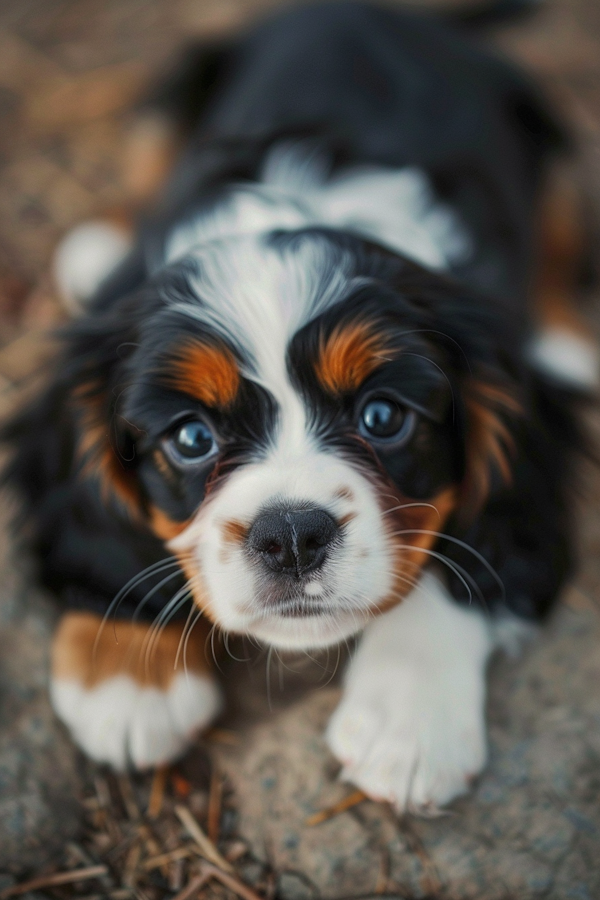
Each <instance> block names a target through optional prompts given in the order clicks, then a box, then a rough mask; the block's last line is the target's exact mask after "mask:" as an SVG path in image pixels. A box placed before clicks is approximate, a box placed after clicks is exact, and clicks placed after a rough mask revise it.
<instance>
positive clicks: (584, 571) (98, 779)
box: [0, 0, 600, 900]
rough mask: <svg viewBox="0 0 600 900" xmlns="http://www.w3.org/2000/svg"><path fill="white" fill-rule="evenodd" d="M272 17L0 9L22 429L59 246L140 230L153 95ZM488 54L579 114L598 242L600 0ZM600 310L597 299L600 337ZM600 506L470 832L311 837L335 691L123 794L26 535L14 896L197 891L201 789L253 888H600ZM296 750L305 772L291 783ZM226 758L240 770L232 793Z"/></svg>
mask: <svg viewBox="0 0 600 900" xmlns="http://www.w3.org/2000/svg"><path fill="white" fill-rule="evenodd" d="M459 2H460V0H459ZM274 5H275V2H274V0H0V414H3V413H4V412H5V411H6V410H8V409H9V408H11V407H12V406H14V404H15V402H18V398H19V396H20V390H21V387H22V385H23V383H24V382H27V380H28V376H29V375H30V373H31V372H32V371H34V370H35V369H36V366H37V365H38V361H39V359H40V352H41V347H42V346H43V338H42V335H43V333H44V330H45V329H47V328H48V327H52V326H54V325H55V324H57V323H58V322H59V321H60V319H61V316H62V315H63V313H62V312H61V309H60V306H59V304H58V303H57V300H56V298H55V295H54V291H53V286H52V278H51V273H50V262H51V256H52V251H53V248H54V247H55V245H56V243H57V241H58V240H59V239H60V237H61V236H62V235H63V234H64V233H65V232H66V231H67V230H68V229H69V228H71V227H72V226H73V225H75V224H77V223H78V222H80V221H83V220H86V219H89V218H91V217H94V218H95V217H102V216H110V217H111V218H113V219H115V218H116V219H117V220H119V221H126V220H128V219H131V218H132V217H135V214H136V212H137V211H138V210H139V208H140V206H141V205H142V199H141V195H142V193H143V186H140V184H139V180H136V178H135V173H133V175H132V171H131V168H130V167H129V166H128V154H129V152H130V148H131V141H132V134H133V131H134V127H133V126H134V122H135V115H134V112H133V111H134V108H135V104H136V101H137V100H138V98H139V97H140V96H142V95H143V94H144V91H145V90H146V89H147V88H148V86H149V85H151V84H152V83H153V81H154V80H155V79H156V78H157V76H158V75H159V74H160V73H161V72H162V71H164V70H165V68H167V67H168V66H169V64H170V63H171V62H172V61H173V60H174V59H175V58H176V57H177V53H178V51H180V49H181V48H182V47H183V46H185V45H188V44H189V43H190V42H193V41H194V40H199V39H213V38H217V37H219V36H222V35H224V34H226V33H227V32H228V31H231V30H234V29H238V28H240V27H242V26H244V24H245V23H247V22H249V21H250V20H252V19H253V18H254V17H256V16H257V15H258V14H259V13H262V12H265V11H267V10H268V9H269V8H272V7H273V6H274ZM277 5H281V4H280V3H278V4H277ZM406 5H410V6H416V7H421V8H428V9H430V8H432V7H435V6H442V5H446V6H455V5H456V3H454V2H449V3H444V2H438V3H436V2H434V0H431V2H425V0H423V2H414V0H413V2H407V3H406ZM463 5H468V0H465V3H463ZM482 40H486V41H489V42H490V43H491V44H492V45H494V46H495V47H497V48H499V49H500V50H501V51H502V52H503V53H505V54H506V55H508V56H509V57H511V58H513V59H514V60H517V61H518V62H519V63H520V64H521V65H522V66H523V67H524V68H525V69H526V70H527V71H529V72H530V73H531V74H532V75H533V76H534V78H535V79H536V80H537V81H538V82H539V83H540V84H541V86H542V88H543V89H544V91H545V93H546V94H547V95H548V97H549V99H550V101H551V104H553V106H554V108H555V109H556V111H557V113H558V115H559V116H560V117H562V119H563V121H564V122H565V123H566V125H567V128H568V129H569V130H570V132H571V134H572V135H573V137H574V139H575V145H576V155H577V178H578V180H579V182H580V184H581V185H582V188H583V191H584V194H585V197H586V200H587V203H588V207H589V214H590V223H591V230H592V234H594V235H597V234H600V229H599V228H598V224H597V223H598V222H600V2H599V0H546V2H541V3H540V4H539V8H538V9H537V10H536V11H535V12H534V13H533V14H532V15H530V16H527V17H522V18H517V19H516V20H515V21H514V22H512V23H510V24H504V25H502V26H496V27H495V28H493V29H492V28H490V29H487V30H486V32H485V34H484V35H483V36H482ZM593 250H595V248H593ZM595 255H596V257H597V256H598V254H597V253H595ZM599 308H600V307H599V305H598V303H597V297H596V296H595V294H594V293H593V292H590V293H589V296H588V297H587V306H586V310H587V316H588V321H589V323H590V328H594V327H595V324H594V323H595V322H596V321H597V320H598V318H599V312H598V310H599ZM599 501H600V477H599V476H597V475H595V476H594V477H592V478H590V479H589V482H588V485H587V488H586V497H585V502H584V504H583V509H582V512H581V521H582V524H583V527H582V529H581V531H582V534H581V541H580V544H581V557H582V566H581V570H580V574H579V576H578V579H577V582H576V584H575V586H574V587H573V588H572V589H571V590H570V591H568V592H567V595H566V596H565V600H564V603H563V605H562V608H561V610H560V611H559V614H558V616H557V617H556V620H555V622H554V624H553V625H552V626H551V628H550V629H549V630H548V632H547V633H546V634H545V636H544V638H543V639H542V640H541V641H540V642H539V643H538V645H536V649H535V650H534V651H533V652H532V654H531V655H530V656H529V657H527V659H526V660H525V661H524V662H522V663H519V664H518V665H515V664H510V663H506V662H500V663H498V664H497V666H496V671H495V673H494V680H493V684H492V699H491V703H490V719H491V735H492V766H491V769H490V771H489V772H488V774H487V775H486V776H485V778H484V780H483V782H482V785H481V786H480V788H479V789H478V791H477V794H476V795H474V796H473V797H470V798H468V799H467V800H465V801H464V803H462V802H461V803H459V804H458V815H457V816H456V817H454V818H445V819H440V820H435V821H431V822H424V821H422V820H421V821H413V822H400V823H399V822H396V821H394V822H391V821H390V819H389V817H387V818H386V814H385V813H384V812H383V811H382V809H381V807H379V808H378V805H377V804H362V805H360V806H359V807H358V808H357V809H355V810H354V811H353V812H352V814H346V815H344V816H336V817H332V820H331V822H330V823H329V824H328V825H327V826H323V828H324V830H323V831H320V832H319V831H317V830H315V831H311V832H310V833H309V832H307V831H306V830H303V828H304V825H303V823H305V819H306V815H307V810H311V809H312V810H313V811H314V810H315V809H319V808H320V807H327V806H328V805H329V804H331V803H333V804H335V802H337V801H338V800H339V799H340V798H341V797H343V794H344V791H345V789H344V788H342V786H341V785H339V784H336V783H335V782H332V781H331V778H329V780H327V779H328V777H329V776H330V775H331V772H329V771H328V768H327V766H328V765H330V763H328V762H327V759H326V758H325V753H324V750H323V748H322V747H321V746H320V745H318V744H316V743H315V739H314V736H315V735H316V734H317V733H318V730H319V729H320V727H321V725H322V722H323V721H324V720H325V718H326V716H327V714H328V711H329V710H330V709H331V707H332V705H333V703H334V702H335V691H334V690H330V691H329V692H328V691H327V690H326V691H324V692H323V693H321V694H320V695H319V696H317V699H316V700H315V699H314V698H313V699H312V700H308V701H306V703H305V705H304V706H302V707H301V709H300V712H298V711H296V712H294V715H293V717H288V718H285V716H284V718H283V719H282V720H279V723H278V724H277V725H276V726H272V725H263V726H260V727H262V728H263V731H258V732H255V731H252V730H250V731H248V732H243V733H242V734H241V736H240V735H238V736H237V737H234V738H233V739H231V736H230V737H229V738H228V737H227V734H225V736H224V737H223V735H221V739H219V738H218V737H217V738H216V739H215V740H216V743H215V746H214V752H213V755H212V766H213V769H212V770H211V771H212V773H213V774H210V772H209V770H208V769H206V767H205V761H200V762H199V763H198V762H197V763H196V764H195V765H192V766H191V768H190V767H189V766H188V768H187V769H186V770H185V771H183V770H182V771H180V772H179V773H178V774H177V777H175V776H173V777H172V778H171V781H170V782H168V783H167V786H166V788H165V785H164V783H163V785H162V788H161V785H160V784H158V788H157V786H156V783H155V782H154V783H153V782H152V780H151V778H150V777H148V778H146V779H143V778H142V779H137V780H133V781H122V782H117V781H114V783H113V782H112V781H111V780H110V777H109V776H107V775H106V773H102V772H100V771H97V770H96V769H95V768H94V767H91V766H89V765H87V764H84V763H83V762H82V760H81V759H80V758H79V757H78V756H77V754H76V753H75V752H74V750H73V748H72V746H71V745H70V743H69V741H68V739H67V738H66V736H65V734H64V733H63V731H62V730H61V729H60V727H59V726H57V725H56V722H55V721H54V719H53V716H52V713H51V712H50V710H49V707H48V704H47V700H46V695H45V680H46V665H47V647H48V641H49V635H50V633H51V629H52V624H53V618H54V613H53V611H52V606H51V604H50V603H48V600H47V598H44V597H42V596H38V595H37V594H35V593H34V592H32V590H31V589H30V588H28V586H27V565H26V562H24V561H23V560H21V558H20V557H19V555H18V554H17V556H16V558H15V556H14V554H13V555H11V551H10V540H9V533H10V526H9V525H8V524H5V525H4V528H3V531H2V534H3V535H4V537H3V538H1V539H0V898H2V897H3V896H5V895H3V893H2V892H3V890H4V891H5V892H6V891H8V892H9V893H8V894H6V896H9V895H10V891H11V886H12V888H14V879H15V877H16V876H22V875H23V873H25V874H28V875H32V874H35V873H39V872H46V873H48V872H52V871H59V870H62V869H64V868H65V867H66V868H67V869H68V868H70V867H75V866H84V865H86V864H88V865H89V864H96V863H98V862H101V863H102V865H107V866H108V867H109V868H108V870H107V871H109V876H107V877H108V881H106V879H105V880H104V881H103V882H101V883H99V882H96V881H92V882H91V885H88V884H82V885H79V886H77V885H76V886H75V888H69V889H68V890H67V889H66V888H62V889H54V890H50V889H48V888H45V889H39V890H38V891H37V892H36V893H29V894H27V896H28V897H30V898H32V900H33V898H38V900H39V898H40V897H41V896H49V897H54V898H66V897H73V896H78V897H82V896H87V897H89V898H92V897H93V898H94V900H96V898H100V897H104V896H110V897H112V898H113V900H127V898H129V897H134V898H137V900H153V898H157V900H159V898H162V897H167V896H168V897H173V896H175V894H176V893H177V890H178V889H180V888H181V887H182V886H183V885H184V884H185V878H187V874H186V873H187V872H188V870H187V869H185V867H183V863H182V864H179V869H178V870H177V871H178V872H179V875H177V872H176V871H175V869H169V865H170V863H169V864H168V865H167V864H166V863H165V864H164V865H163V867H162V869H158V870H157V872H158V874H157V875H156V878H154V875H152V878H154V881H153V880H152V878H151V877H150V875H149V872H151V871H153V870H151V869H143V865H144V864H145V863H144V860H146V861H147V860H148V858H149V857H151V856H152V853H153V852H154V855H156V853H157V852H158V851H157V849H156V848H157V847H158V848H159V850H160V849H162V848H164V847H165V846H167V847H168V846H169V842H170V846H171V849H173V847H175V849H177V847H181V846H182V844H181V841H182V840H184V837H182V833H181V828H180V825H178V824H177V820H176V818H175V817H174V816H173V803H175V802H178V799H179V802H184V801H185V802H188V800H189V798H190V797H191V798H192V799H191V800H189V802H190V804H191V808H193V809H194V810H195V814H196V815H197V817H198V819H199V821H202V822H208V820H207V819H206V816H207V815H208V812H207V809H208V806H207V804H209V803H210V802H211V801H210V797H212V796H213V794H212V793H211V791H215V790H217V791H220V790H221V787H219V786H218V785H221V786H222V785H225V786H226V788H225V793H224V795H223V796H224V797H225V799H224V800H222V801H221V799H219V800H218V803H219V806H218V811H217V814H216V815H217V831H216V834H217V840H218V841H220V844H219V846H220V847H221V849H222V850H223V852H227V853H230V856H231V858H232V859H233V858H234V857H235V853H237V854H238V855H237V857H235V859H236V860H239V863H238V862H236V866H237V872H238V874H239V875H240V877H241V878H243V880H244V883H245V884H251V885H253V886H254V887H253V889H255V890H257V891H258V892H259V893H260V894H261V896H268V897H270V898H282V900H311V898H317V897H319V896H326V897H340V896H343V895H344V894H352V895H357V894H362V895H363V897H367V896H371V895H372V894H373V891H375V890H377V891H379V892H384V893H385V892H386V891H387V892H388V893H393V894H394V896H397V897H398V898H399V897H400V896H402V897H405V898H408V897H409V896H410V897H421V898H425V897H434V896H435V897H440V898H442V897H443V898H465V900H466V898H470V900H500V898H505V900H507V898H509V897H512V898H517V897H518V898H519V900H526V898H528V897H544V898H547V900H548V898H556V900H559V898H560V900H569V898H573V900H594V898H597V897H600V875H599V874H598V872H599V870H600V866H599V865H598V846H599V842H600V808H599V807H600V799H599V798H600V782H599V781H598V773H599V772H600V700H599V696H598V695H599V692H600V656H599V648H600V641H599V640H598V636H599V634H600V617H599V615H598V606H597V603H596V600H595V598H596V597H597V596H599V592H600V502H599ZM2 519H4V511H2ZM228 740H229V741H230V745H229V747H228V746H227V741H228ZM236 741H237V743H236ZM236 747H237V748H238V749H237V750H236ZM239 747H243V751H242V750H239ZM283 748H288V749H286V750H284V749H283ZM289 748H293V751H290V750H289ZM290 752H291V755H288V757H287V758H285V756H284V754H285V753H288V754H290ZM236 753H237V755H236ZM228 754H229V755H228ZM269 754H270V755H269ZM274 758H277V759H280V761H281V760H282V761H283V762H282V766H283V768H282V769H281V770H279V769H277V766H276V765H275V763H273V759H274ZM215 760H216V762H215ZM215 766H218V768H219V771H220V772H223V773H225V775H226V778H225V780H224V781H223V782H221V781H218V784H217V782H216V781H215V776H214V772H215V771H216V769H215V768H214V767H215ZM203 767H204V768H203ZM309 770H310V771H309ZM207 772H208V774H207ZM278 773H279V774H278ZM318 773H321V774H320V775H319V774H318ZM323 773H324V774H323ZM220 777H221V776H219V778H220ZM177 778H179V781H177ZM269 779H271V780H269ZM215 785H217V787H216V788H215ZM153 790H158V791H159V795H157V796H159V799H160V802H161V806H160V807H159V810H160V809H163V814H162V815H163V818H162V819H160V817H159V818H158V819H157V817H156V816H154V818H153V819H152V818H151V821H150V820H149V819H147V817H146V812H145V810H147V809H148V804H149V803H151V797H152V796H153V795H152V791H153ZM161 790H162V791H163V794H160V791H161ZM165 790H166V794H165V793H164V792H165ZM261 791H262V793H261ZM265 791H266V793H265ZM269 791H271V793H269ZM220 796H221V795H220V794H219V797H220ZM194 797H195V798H196V799H195V800H194ZM265 797H266V799H265ZM115 798H116V799H115ZM161 798H162V799H161ZM165 798H166V799H165ZM169 798H171V799H169ZM213 799H214V797H213ZM82 801H83V805H82ZM163 801H164V802H163ZM192 801H193V802H192ZM154 802H155V808H154V812H156V803H157V802H158V801H157V800H156V799H155V801H154ZM194 803H195V804H196V806H194ZM169 804H171V805H170V806H169ZM164 810H166V812H164ZM101 814H102V815H101ZM214 815H215V814H214V810H213V819H212V826H213V829H214V822H215V819H214ZM86 816H87V819H86ZM169 816H170V818H169ZM219 816H220V818H219ZM90 817H91V818H90ZM103 817H104V818H103ZM84 821H85V825H83V826H82V822H84ZM209 825H210V822H209V823H208V824H207V826H206V827H209ZM82 827H83V829H84V830H83V832H82ZM178 828H179V830H177V829H178ZM111 829H112V830H111ZM143 829H146V831H144V830H143ZM161 829H162V830H161ZM136 835H137V837H136ZM140 835H141V837H140ZM148 835H150V838H148ZM150 839H151V840H150ZM148 840H150V844H148V843H147V842H148ZM136 841H137V843H136ZM152 841H154V844H152ZM236 841H237V844H236ZM144 842H146V843H144ZM165 842H166V843H165ZM178 842H179V843H178ZM236 846H237V850H236V849H235V847H236ZM148 847H150V849H148ZM152 847H154V851H153V850H152ZM135 848H138V849H135ZM139 848H141V849H139ZM232 848H233V849H232ZM240 848H241V849H240ZM173 852H174V851H173ZM111 854H112V855H111ZM136 854H137V855H136ZM183 858H184V857H181V859H183ZM86 861H87V862H86ZM128 861H129V862H128ZM186 865H187V863H186ZM128 866H129V868H128ZM165 866H166V870H165ZM244 866H245V867H246V868H244ZM140 867H141V868H140ZM252 867H254V868H252ZM3 872H4V873H5V874H2V873H3ZM161 872H162V875H161V874H160V873H161ZM165 872H166V874H165ZM140 873H141V874H140ZM160 878H162V881H161V880H160ZM157 879H158V880H157ZM40 890H42V893H40ZM44 890H45V891H46V893H44ZM48 890H50V893H47V891H48ZM212 890H213V893H212V894H210V896H218V897H221V898H227V897H233V896H235V892H233V893H232V892H231V890H229V891H228V890H227V889H226V888H225V887H223V885H221V886H220V887H218V886H217V888H214V889H212ZM119 892H120V893H119ZM203 896H204V894H203ZM207 896H208V895H207ZM247 900H249V898H248V896H247Z"/></svg>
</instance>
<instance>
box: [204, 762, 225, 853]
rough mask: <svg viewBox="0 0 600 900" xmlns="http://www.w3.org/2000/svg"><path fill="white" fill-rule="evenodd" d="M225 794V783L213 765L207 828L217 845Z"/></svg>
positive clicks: (209, 835)
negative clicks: (222, 801)
mask: <svg viewBox="0 0 600 900" xmlns="http://www.w3.org/2000/svg"><path fill="white" fill-rule="evenodd" d="M222 794H223V782H222V780H221V775H220V773H219V770H218V768H217V766H216V764H214V763H213V770H212V773H211V779H210V789H209V792H208V813H207V823H206V825H207V828H206V830H207V831H208V837H209V839H210V840H211V841H212V842H213V844H215V845H216V843H217V841H218V840H219V826H220V822H221V797H222Z"/></svg>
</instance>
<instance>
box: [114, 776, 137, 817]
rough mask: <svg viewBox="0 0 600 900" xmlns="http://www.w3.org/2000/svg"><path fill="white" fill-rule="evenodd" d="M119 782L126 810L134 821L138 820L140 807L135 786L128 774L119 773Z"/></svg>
mask: <svg viewBox="0 0 600 900" xmlns="http://www.w3.org/2000/svg"><path fill="white" fill-rule="evenodd" d="M117 784H118V785H119V790H120V792H121V797H122V798H123V803H124V804H125V811H126V812H127V815H128V817H129V818H130V819H131V821H132V822H137V821H138V819H139V818H140V808H139V806H138V805H137V800H136V799H135V794H134V793H133V787H132V785H131V781H130V780H129V776H128V775H117Z"/></svg>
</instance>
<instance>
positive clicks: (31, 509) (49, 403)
mask: <svg viewBox="0 0 600 900" xmlns="http://www.w3.org/2000/svg"><path fill="white" fill-rule="evenodd" d="M126 332H127V307H126V305H125V307H124V308H123V306H122V307H121V309H120V310H119V312H118V313H117V312H115V313H114V314H112V313H106V314H99V315H98V316H91V317H89V318H88V319H86V321H85V322H77V323H74V324H73V326H71V328H70V330H69V333H68V334H66V335H65V349H64V351H63V353H62V355H61V356H60V358H59V359H58V360H57V362H56V365H55V368H54V376H53V380H52V383H51V384H50V386H49V387H48V388H47V390H46V391H45V392H44V393H43V395H41V396H39V397H37V398H36V399H35V400H34V401H32V402H31V403H29V404H28V405H27V406H26V408H25V409H23V410H21V411H20V412H18V413H17V415H15V416H14V418H13V419H12V420H11V421H10V422H9V423H7V424H6V425H5V426H4V428H3V430H2V434H1V435H0V439H1V440H2V441H3V442H4V443H5V444H6V445H8V447H9V450H10V451H11V458H10V461H9V463H8V465H7V467H6V469H5V471H4V473H3V481H4V483H5V484H6V485H8V486H9V487H10V488H11V489H14V490H16V492H17V493H18V494H19V497H20V500H21V516H20V524H21V530H22V533H23V534H24V535H26V536H27V541H28V543H29V544H30V545H31V546H32V549H33V550H34V551H35V555H36V557H37V560H38V561H39V576H40V580H41V582H42V583H43V584H44V585H45V586H47V587H48V588H50V589H51V590H52V591H54V592H55V593H56V594H57V595H58V596H59V597H61V598H62V600H63V602H65V603H67V604H68V605H75V606H77V607H81V606H83V607H87V608H91V609H95V610H97V611H99V612H104V611H105V610H106V609H107V607H108V605H109V604H110V602H111V601H112V599H113V598H114V597H115V595H116V594H117V593H118V591H119V590H120V589H121V588H122V587H123V586H124V585H126V584H127V583H128V582H129V581H130V579H133V578H135V577H136V576H138V575H139V574H140V573H141V572H143V571H144V570H145V569H146V568H147V567H148V566H151V565H152V564H154V563H156V562H157V561H159V560H162V559H164V560H168V559H170V557H169V554H168V553H167V552H166V551H165V548H164V546H163V544H162V543H161V542H160V541H159V540H158V539H157V538H156V537H155V536H154V535H153V534H152V532H151V531H150V530H149V529H148V528H147V527H146V526H145V525H144V522H143V517H142V516H141V515H139V513H140V511H141V507H142V505H143V498H142V497H140V494H139V490H138V488H137V483H136V481H135V478H134V469H135V456H134V455H133V449H134V447H133V442H132V436H131V434H130V433H129V432H128V431H127V429H126V428H124V427H122V425H126V423H121V422H120V421H119V420H118V406H117V404H118V397H119V391H118V389H116V387H117V385H118V371H119V367H120V365H121V358H120V352H119V348H120V347H122V345H123V343H124V335H125V334H126ZM123 352H124V351H123V350H122V351H121V355H122V353H123ZM169 571H173V572H174V573H175V574H174V580H173V581H171V582H170V583H169V585H168V586H167V587H165V588H164V589H157V590H156V592H155V593H154V594H153V596H152V599H151V601H150V602H148V603H147V604H146V605H145V606H143V608H142V613H141V617H142V618H146V617H148V616H150V617H153V616H154V615H155V613H156V612H157V611H158V610H159V609H161V608H162V607H163V606H164V603H165V602H166V600H168V599H169V598H170V597H171V596H172V589H175V587H176V586H177V585H176V581H175V576H177V571H176V569H175V567H173V569H170V570H169ZM159 581H160V575H157V574H154V575H153V574H151V573H150V574H149V575H148V577H145V578H143V579H142V580H141V581H140V582H139V584H138V585H137V586H134V587H133V588H132V590H131V591H130V592H129V593H128V594H127V596H126V597H125V598H124V601H123V603H122V604H121V605H120V608H119V610H118V613H119V615H130V614H131V613H132V612H133V611H134V610H135V609H136V608H137V606H138V604H140V603H141V602H142V601H143V599H144V597H145V596H146V595H147V593H148V592H149V591H150V590H151V589H152V588H154V587H156V585H157V584H158V582H159Z"/></svg>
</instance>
